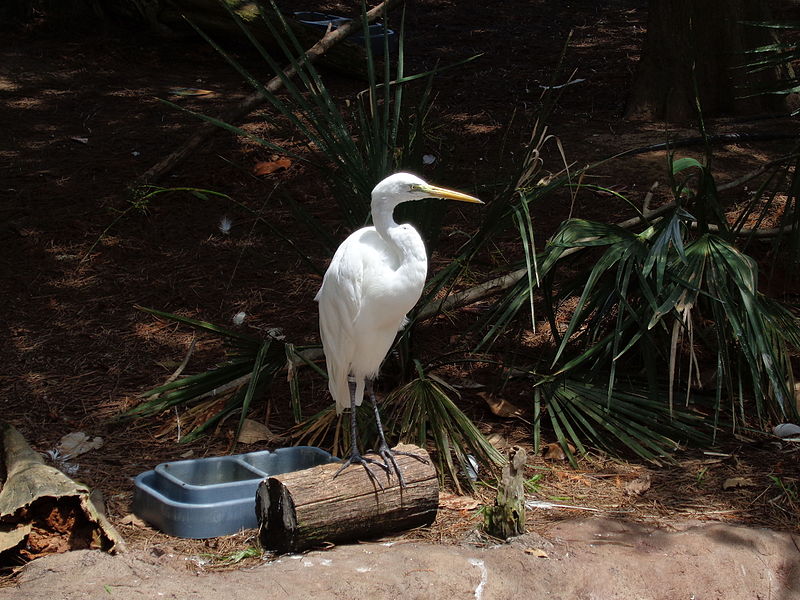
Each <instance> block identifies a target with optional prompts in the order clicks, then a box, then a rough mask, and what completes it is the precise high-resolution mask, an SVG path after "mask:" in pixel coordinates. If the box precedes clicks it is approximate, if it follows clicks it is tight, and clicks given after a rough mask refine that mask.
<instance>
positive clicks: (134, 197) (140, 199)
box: [81, 185, 229, 262]
mask: <svg viewBox="0 0 800 600" xmlns="http://www.w3.org/2000/svg"><path fill="white" fill-rule="evenodd" d="M172 193H186V194H191V195H192V196H194V197H195V198H197V199H199V200H208V199H209V197H218V198H225V199H229V198H228V196H227V195H226V194H221V193H220V192H215V191H212V190H204V189H200V188H194V187H174V188H164V187H159V186H155V185H145V186H141V187H139V188H136V189H133V190H131V197H130V199H129V200H128V206H127V207H125V209H124V210H121V211H119V214H118V215H117V216H116V217H115V218H114V220H113V221H111V223H109V224H108V226H107V227H106V228H105V229H104V230H103V232H102V233H101V234H100V235H99V236H98V238H97V239H96V240H95V241H94V243H93V244H92V245H91V246H90V247H89V249H88V250H87V251H86V254H84V256H83V258H82V259H81V262H83V261H85V260H86V259H87V258H89V256H91V254H92V252H93V251H94V249H95V248H96V247H97V244H99V243H100V242H101V241H102V239H103V238H104V237H105V236H106V235H107V234H108V232H109V231H111V230H112V229H113V228H114V227H115V226H116V225H117V224H118V223H119V222H120V221H122V219H124V218H125V217H127V216H128V215H129V214H130V213H132V212H140V213H143V214H147V212H148V209H149V207H150V204H151V203H152V202H153V200H154V199H155V198H156V197H158V196H160V195H161V194H172Z"/></svg>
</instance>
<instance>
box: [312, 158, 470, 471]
mask: <svg viewBox="0 0 800 600" xmlns="http://www.w3.org/2000/svg"><path fill="white" fill-rule="evenodd" d="M423 198H449V199H453V200H461V201H465V202H477V203H480V202H481V201H480V200H478V199H477V198H473V197H472V196H468V195H466V194H462V193H460V192H455V191H452V190H447V189H444V188H439V187H436V186H432V185H429V184H427V183H425V182H424V181H423V180H422V179H420V178H419V177H417V176H415V175H411V174H409V173H396V174H394V175H391V176H389V177H387V178H386V179H384V180H383V181H381V182H380V183H379V184H378V185H376V186H375V188H374V189H373V191H372V204H371V208H372V221H373V223H374V225H373V226H371V227H364V228H362V229H359V230H358V231H356V232H354V233H352V234H351V235H350V236H349V237H348V238H347V239H346V240H345V241H344V242H342V244H341V245H340V246H339V248H338V249H337V250H336V253H335V254H334V256H333V259H332V260H331V264H330V266H329V267H328V270H327V271H326V273H325V277H324V278H323V281H322V287H321V288H320V290H319V292H318V293H317V296H316V298H315V299H316V300H317V301H318V302H319V325H320V333H321V337H322V346H323V349H324V351H325V359H326V362H327V367H328V387H329V389H330V392H331V395H332V396H333V398H334V400H335V401H336V411H337V413H341V412H342V411H343V410H344V409H345V408H348V407H351V408H352V407H355V406H360V405H361V402H362V400H363V398H364V387H365V382H366V381H370V382H371V381H372V380H373V379H375V378H376V377H377V375H378V371H379V369H380V366H381V363H382V362H383V359H384V358H385V357H386V354H387V353H388V352H389V349H390V348H391V346H392V343H393V342H394V339H395V336H396V335H397V332H398V330H400V329H401V328H402V327H403V325H404V323H405V319H406V314H407V313H408V312H409V311H410V310H411V309H412V308H413V307H414V305H415V304H416V303H417V300H419V297H420V295H421V294H422V288H423V286H424V285H425V277H426V275H427V270H428V261H427V256H426V253H425V244H424V243H423V241H422V238H421V237H420V235H419V233H417V230H416V229H414V228H413V227H412V226H411V225H409V224H397V223H396V222H395V221H394V217H393V213H394V209H395V207H396V206H397V205H398V204H401V203H402V202H409V201H413V200H422V199H423ZM349 376H352V377H353V378H354V379H355V382H356V387H355V393H354V395H352V396H351V392H350V387H349V384H348V377H349ZM373 400H374V398H373ZM375 415H376V419H378V425H379V427H378V428H379V433H380V435H381V437H383V432H382V428H381V427H380V421H379V417H378V413H377V407H376V413H375ZM351 418H352V415H351ZM382 443H383V445H385V441H384V440H382ZM352 445H353V453H354V454H353V456H352V457H351V461H350V462H349V463H347V464H352V463H353V462H359V463H361V464H364V461H366V462H370V463H373V462H374V461H371V460H370V459H363V458H362V457H361V456H360V455H359V454H358V449H357V446H356V441H355V439H353V440H352ZM385 451H386V452H390V451H389V450H388V447H386V448H385ZM379 454H381V456H383V458H384V462H385V463H388V460H387V457H386V456H385V454H384V453H383V452H381V450H380V449H379ZM392 462H393V460H392ZM345 466H347V465H345ZM364 466H365V468H367V467H366V464H364ZM395 466H396V463H395ZM367 471H368V472H369V473H370V475H372V472H371V471H370V470H369V468H367ZM387 472H388V464H387ZM398 475H399V471H398ZM373 477H374V476H373Z"/></svg>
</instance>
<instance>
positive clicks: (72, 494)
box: [0, 423, 124, 567]
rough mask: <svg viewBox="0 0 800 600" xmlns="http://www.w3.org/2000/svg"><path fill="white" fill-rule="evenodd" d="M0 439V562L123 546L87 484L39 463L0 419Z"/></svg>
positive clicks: (17, 435) (117, 550) (0, 563)
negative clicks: (1, 473)
mask: <svg viewBox="0 0 800 600" xmlns="http://www.w3.org/2000/svg"><path fill="white" fill-rule="evenodd" d="M0 441H2V450H3V459H4V461H5V467H6V480H5V482H3V485H2V490H0V567H2V566H7V565H10V564H20V563H21V562H25V561H27V560H30V559H33V558H36V557H37V556H41V555H44V554H51V553H54V552H65V551H67V550H79V549H86V548H93V549H100V550H105V551H108V552H119V551H120V550H122V549H123V548H124V543H123V541H122V538H121V537H120V536H119V534H118V533H117V532H116V530H115V529H114V527H113V526H112V525H111V523H109V522H108V520H107V519H106V518H105V517H104V516H103V515H102V514H101V513H100V511H98V510H97V508H96V507H95V506H94V504H93V503H92V501H91V500H90V498H89V489H88V488H86V487H84V486H82V485H80V484H78V483H75V482H74V481H72V480H71V479H70V478H69V477H67V476H66V475H64V474H63V473H62V472H61V471H59V470H58V469H56V468H54V467H51V466H49V465H46V464H44V461H43V460H42V457H41V456H40V455H39V453H38V452H36V451H34V450H33V449H32V448H31V447H30V446H29V445H28V443H27V442H26V441H25V439H24V438H23V437H22V435H21V434H20V433H19V432H18V431H17V430H16V429H15V428H14V427H12V426H11V425H8V424H5V423H0Z"/></svg>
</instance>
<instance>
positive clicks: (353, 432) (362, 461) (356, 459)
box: [333, 387, 389, 489]
mask: <svg viewBox="0 0 800 600" xmlns="http://www.w3.org/2000/svg"><path fill="white" fill-rule="evenodd" d="M350 465H361V466H362V467H364V470H365V471H366V472H367V475H368V476H369V478H370V479H371V480H372V483H374V484H375V485H377V486H378V487H379V488H381V489H383V486H382V485H381V482H380V481H378V478H377V477H376V475H375V473H374V472H373V471H372V469H370V468H369V465H378V466H379V467H380V468H381V469H383V470H384V471H386V474H387V475H388V474H389V467H388V465H385V464H383V463H380V462H378V461H377V460H373V459H371V458H364V457H363V456H361V453H360V452H359V451H358V430H357V427H356V396H355V389H354V388H352V387H351V388H350V458H349V459H347V460H346V461H345V462H344V464H342V466H341V467H339V470H338V471H336V473H334V474H333V478H334V479H336V478H337V477H338V476H339V473H341V472H342V471H344V470H345V469H346V468H347V467H349V466H350Z"/></svg>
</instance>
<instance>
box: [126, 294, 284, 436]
mask: <svg viewBox="0 0 800 600" xmlns="http://www.w3.org/2000/svg"><path fill="white" fill-rule="evenodd" d="M138 308H139V309H140V310H142V311H144V312H147V313H150V314H152V315H155V316H156V317H159V318H162V319H167V320H169V321H173V322H175V323H179V324H181V325H188V326H189V327H192V328H193V329H195V330H197V331H200V332H203V333H209V334H212V335H214V336H216V337H218V338H220V339H222V340H223V341H224V342H225V344H226V347H227V355H228V360H227V361H225V362H224V363H223V364H221V365H219V366H217V367H215V368H213V369H211V370H209V371H204V372H201V373H198V374H196V375H190V376H187V377H181V378H178V379H175V380H174V381H169V382H167V383H165V384H163V385H160V386H158V387H156V388H153V389H151V390H148V391H146V392H144V393H143V394H142V398H143V399H144V402H142V403H141V404H138V405H137V406H135V407H133V408H131V409H130V410H128V411H126V412H125V413H123V414H122V415H120V419H122V420H127V419H132V418H137V417H146V416H151V415H157V414H160V413H162V412H163V411H165V410H167V409H169V408H172V407H176V406H183V405H197V404H198V403H199V402H201V401H203V400H207V399H211V400H214V406H213V407H210V410H209V411H207V412H208V413H210V414H209V415H206V416H203V417H202V418H201V419H200V420H199V422H198V423H197V425H196V426H195V427H194V428H193V429H192V430H191V431H190V432H189V433H188V434H187V435H184V436H182V437H181V440H180V441H181V442H189V441H192V440H194V439H196V438H197V437H198V436H200V435H202V434H203V433H205V432H207V431H208V430H209V429H210V428H212V427H213V426H215V425H216V424H217V423H219V422H220V421H222V419H224V418H225V417H227V416H228V415H231V414H235V413H237V412H238V413H240V418H239V426H238V427H237V430H236V436H235V437H238V435H239V431H240V430H241V427H242V424H243V423H244V419H245V418H246V416H247V411H248V409H249V407H250V404H251V403H252V401H253V399H254V398H256V397H258V396H260V395H262V394H264V392H265V390H266V388H267V387H268V386H269V385H270V383H271V382H272V380H273V379H274V377H275V375H276V374H277V373H278V371H280V370H281V369H282V368H284V367H285V366H286V364H287V356H294V348H293V347H289V346H288V345H285V344H284V343H283V342H281V341H279V340H276V339H274V338H267V339H259V338H255V337H252V336H249V335H245V334H242V333H238V332H236V331H231V330H229V329H225V328H224V327H220V326H219V325H214V324H213V323H207V322H205V321H198V320H196V319H190V318H187V317H182V316H180V315H175V314H172V313H168V312H163V311H160V310H154V309H152V308H144V307H138ZM220 405H221V406H220Z"/></svg>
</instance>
